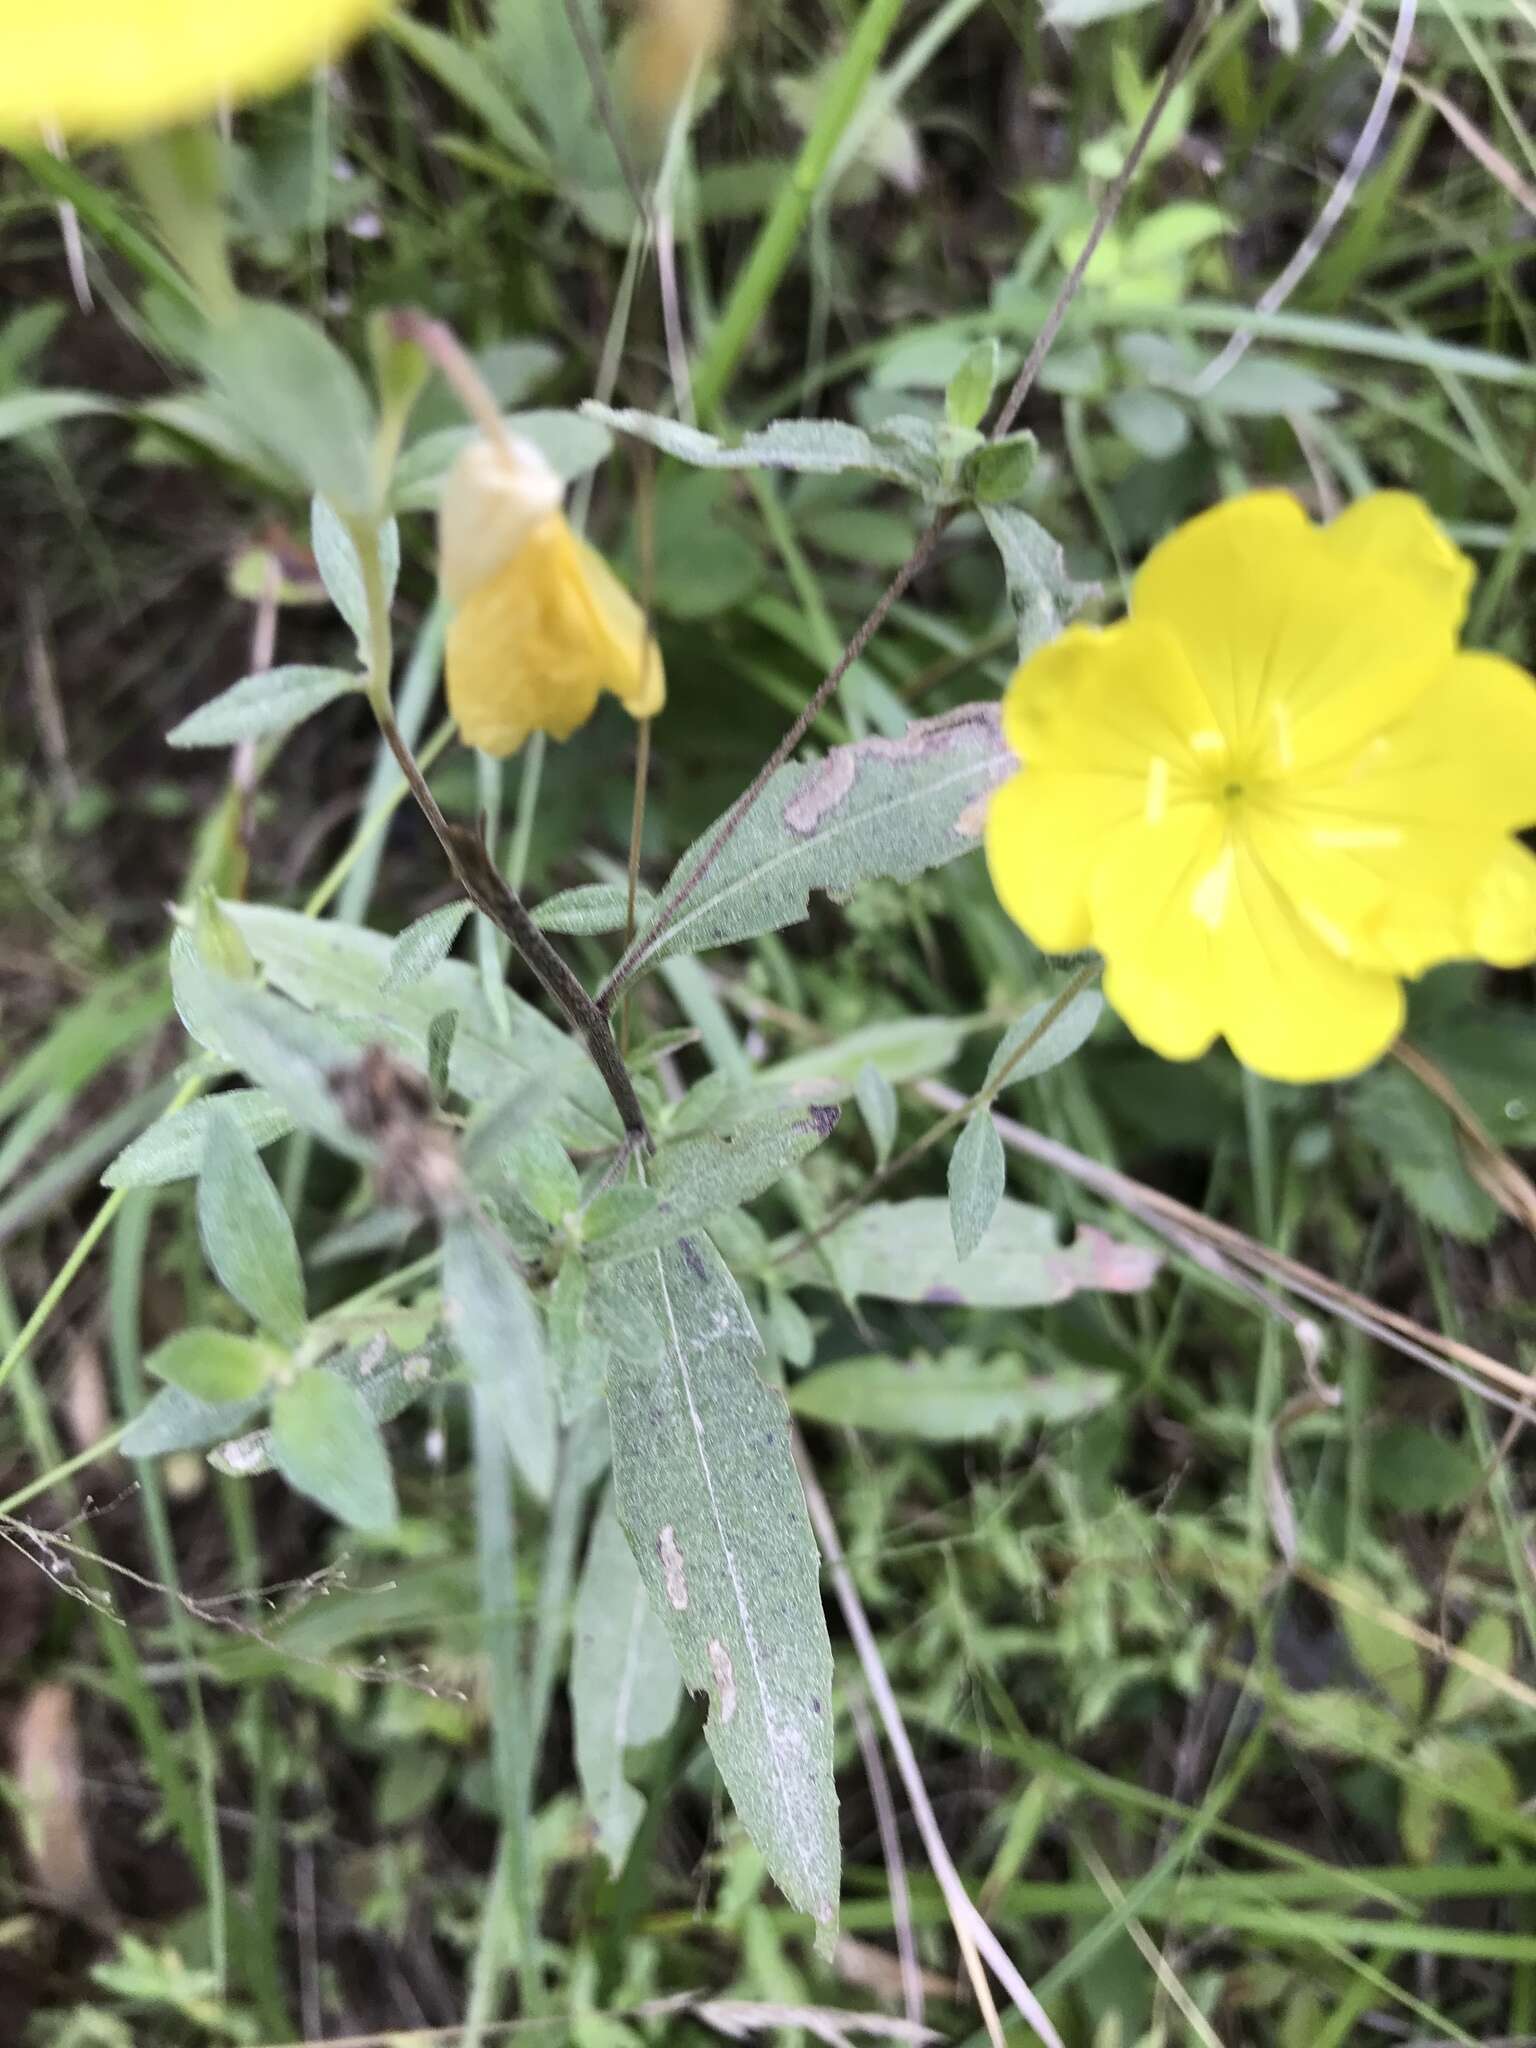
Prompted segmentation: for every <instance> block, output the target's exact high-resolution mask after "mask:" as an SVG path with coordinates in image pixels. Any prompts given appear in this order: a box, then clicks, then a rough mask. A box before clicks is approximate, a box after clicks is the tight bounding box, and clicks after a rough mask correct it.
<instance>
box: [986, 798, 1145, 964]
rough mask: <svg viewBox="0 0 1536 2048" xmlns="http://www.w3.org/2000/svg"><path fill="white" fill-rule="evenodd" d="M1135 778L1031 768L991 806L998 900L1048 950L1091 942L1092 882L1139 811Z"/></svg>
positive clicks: (989, 848)
mask: <svg viewBox="0 0 1536 2048" xmlns="http://www.w3.org/2000/svg"><path fill="white" fill-rule="evenodd" d="M1136 810H1137V795H1136V790H1135V788H1134V786H1133V785H1131V784H1128V783H1126V782H1125V781H1124V780H1122V779H1120V778H1117V777H1113V776H1090V775H1069V774H1063V773H1062V772H1060V771H1059V770H1055V769H1045V768H1026V769H1025V771H1024V773H1023V774H1022V775H1015V776H1014V777H1013V778H1012V779H1011V780H1010V781H1008V782H1005V783H1004V784H1003V786H1002V788H1001V789H999V790H998V791H997V793H996V794H995V795H994V796H993V798H992V801H991V803H990V804H989V805H988V806H987V823H986V835H985V845H986V854H987V871H988V873H989V874H990V875H991V877H992V886H993V888H994V889H995V890H996V891H997V898H998V901H999V902H1000V903H1001V904H1002V906H1003V908H1004V910H1006V911H1007V913H1008V915H1009V916H1010V917H1011V918H1012V919H1013V921H1014V923H1015V924H1016V925H1018V926H1019V928H1020V929H1021V930H1022V931H1023V932H1024V933H1025V934H1026V935H1027V936H1028V937H1029V938H1030V939H1032V940H1033V941H1034V943H1035V944H1036V945H1037V946H1039V947H1040V948H1041V950H1042V951H1043V952H1046V953H1075V952H1077V951H1078V950H1079V949H1080V948H1082V947H1084V946H1086V945H1088V944H1089V943H1090V941H1091V939H1092V930H1091V927H1090V924H1089V918H1088V888H1089V884H1090V882H1091V880H1092V878H1093V872H1094V869H1095V867H1096V865H1097V863H1098V861H1099V859H1100V857H1101V855H1102V852H1103V848H1104V844H1105V842H1106V840H1107V839H1108V838H1109V837H1110V836H1111V835H1112V834H1113V833H1115V832H1116V831H1118V830H1119V829H1120V828H1121V827H1122V826H1124V825H1126V824H1128V823H1130V822H1132V821H1133V820H1134V819H1135V817H1136Z"/></svg>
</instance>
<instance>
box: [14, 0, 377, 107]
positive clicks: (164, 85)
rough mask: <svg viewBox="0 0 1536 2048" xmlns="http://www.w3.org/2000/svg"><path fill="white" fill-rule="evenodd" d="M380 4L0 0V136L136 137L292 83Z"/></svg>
mask: <svg viewBox="0 0 1536 2048" xmlns="http://www.w3.org/2000/svg"><path fill="white" fill-rule="evenodd" d="M386 4H387V0H0V134H8V135H18V134H28V133H31V134H36V133H37V132H38V131H39V130H41V129H51V130H57V131H58V132H60V133H63V134H66V135H69V134H84V135H87V136H110V135H136V134H139V133H141V132H142V131H143V130H145V129H148V128H161V127H164V126H166V125H167V124H168V123H170V122H173V121H184V120H188V119H190V118H191V117H192V116H194V115H197V114H204V113H207V112H209V111H210V110H211V109H212V108H213V107H215V106H217V105H218V104H219V103H220V102H221V101H224V100H242V99H249V98H250V97H251V96H252V95H253V94H257V93H264V92H272V91H275V90H276V88H277V87H279V86H283V85H287V84H289V83H291V81H292V80H294V79H295V78H299V77H301V76H302V75H303V74H304V73H305V72H306V71H308V70H310V69H312V68H313V66H315V65H316V64H321V63H324V62H325V61H326V59H327V58H330V57H334V56H335V54H336V53H337V51H338V50H340V49H341V48H342V47H343V45H344V44H346V43H348V42H349V41H350V40H351V39H352V37H353V36H354V35H356V34H357V33H358V31H359V30H360V29H361V28H362V27H363V26H364V24H365V23H366V22H368V21H369V20H371V19H372V18H373V17H375V16H377V15H379V14H382V13H383V11H384V8H385V6H386Z"/></svg>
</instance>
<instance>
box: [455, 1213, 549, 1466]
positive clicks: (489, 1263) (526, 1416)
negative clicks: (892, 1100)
mask: <svg viewBox="0 0 1536 2048" xmlns="http://www.w3.org/2000/svg"><path fill="white" fill-rule="evenodd" d="M443 1300H444V1303H445V1304H446V1307H447V1311H448V1326H449V1331H450V1334H451V1335H452V1338H453V1341H454V1343H455V1344H456V1345H457V1347H458V1350H459V1353H460V1356H461V1357H462V1358H463V1360H464V1363H465V1365H466V1366H468V1368H469V1372H470V1377H471V1378H472V1379H473V1380H474V1382H475V1384H476V1385H477V1386H478V1387H480V1388H482V1389H483V1390H484V1391H485V1392H486V1393H487V1394H488V1395H489V1396H490V1398H491V1402H492V1406H493V1407H494V1409H495V1411H496V1412H497V1414H499V1416H500V1417H501V1422H502V1428H503V1430H504V1431H505V1433H506V1439H507V1447H508V1449H509V1450H510V1451H511V1453H512V1457H513V1460H514V1462H515V1463H516V1466H517V1469H518V1472H519V1473H520V1474H521V1476H522V1479H523V1483H524V1485H526V1486H527V1487H528V1489H529V1491H530V1492H532V1493H535V1494H537V1495H538V1497H539V1498H540V1499H541V1500H546V1499H548V1497H549V1489H550V1486H551V1484H552V1482H553V1480H554V1474H555V1420H554V1404H553V1403H552V1401H551V1400H550V1392H549V1374H548V1370H547V1368H546V1365H545V1360H544V1338H543V1333H542V1331H541V1330H540V1328H539V1315H538V1310H537V1309H536V1308H535V1307H534V1305H533V1301H532V1299H531V1297H530V1295H529V1293H528V1289H527V1287H526V1286H525V1284H524V1282H523V1276H522V1275H521V1273H519V1272H518V1271H517V1269H516V1267H515V1266H514V1265H513V1263H512V1257H511V1254H510V1252H509V1251H507V1250H505V1249H504V1248H503V1247H502V1246H501V1245H500V1244H499V1243H498V1242H497V1240H496V1238H495V1237H494V1236H493V1235H492V1232H491V1230H490V1228H489V1227H488V1226H487V1225H485V1224H483V1223H481V1222H479V1221H478V1220H477V1219H475V1218H473V1217H464V1218H462V1219H461V1220H459V1221H457V1222H454V1223H451V1224H450V1225H449V1226H448V1230H447V1233H446V1234H445V1236H444V1239H443Z"/></svg>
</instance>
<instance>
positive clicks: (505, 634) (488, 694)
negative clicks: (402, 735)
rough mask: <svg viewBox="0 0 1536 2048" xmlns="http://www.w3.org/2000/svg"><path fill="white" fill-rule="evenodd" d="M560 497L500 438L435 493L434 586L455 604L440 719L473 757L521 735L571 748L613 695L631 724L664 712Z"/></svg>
mask: <svg viewBox="0 0 1536 2048" xmlns="http://www.w3.org/2000/svg"><path fill="white" fill-rule="evenodd" d="M563 496H564V486H563V485H562V483H561V481H560V478H559V476H558V475H557V474H556V473H555V471H554V470H553V469H552V468H551V466H550V464H549V463H548V462H547V461H546V460H545V458H544V456H543V454H542V453H541V452H540V451H539V450H538V449H537V448H535V447H534V446H533V444H532V443H531V442H529V441H526V440H523V439H522V438H521V437H519V436H517V435H512V434H505V435H503V436H502V437H501V438H500V439H499V440H492V439H490V438H488V437H484V436H482V437H480V438H478V439H476V440H474V441H471V442H470V443H469V445H468V446H467V447H466V448H465V450H464V452H463V453H462V454H461V455H460V456H459V458H458V460H457V462H456V463H455V464H454V466H453V468H452V470H451V471H450V472H449V476H448V480H447V482H446V483H445V484H444V486H443V495H442V503H441V510H440V512H439V515H438V576H439V580H440V582H441V584H442V588H443V595H444V596H445V597H446V598H447V599H448V602H449V603H450V604H451V605H452V606H453V607H454V614H453V619H452V622H451V624H450V625H449V628H448V646H447V654H446V659H445V663H444V667H445V672H446V682H447V691H448V708H449V710H450V711H451V712H452V713H453V715H454V717H455V718H456V719H457V720H458V724H459V730H460V731H461V732H462V733H463V735H464V738H465V739H466V740H468V741H469V743H470V744H471V745H472V746H476V747H480V748H482V749H483V750H484V751H485V752H486V753H488V754H514V753H516V751H517V749H518V748H519V747H520V746H521V745H522V744H523V742H524V740H526V739H527V737H528V735H529V734H530V733H533V732H547V733H548V734H550V736H551V737H552V738H554V739H557V740H564V739H569V738H570V736H571V734H572V733H573V732H575V730H576V728H577V727H578V726H581V725H585V724H586V722H587V720H588V719H589V718H590V717H591V716H592V713H593V712H594V710H596V708H597V699H598V695H599V693H600V692H601V691H603V690H611V691H612V692H613V694H614V695H615V696H616V697H617V698H618V699H619V701H620V702H621V703H622V704H623V706H624V708H625V710H626V711H628V712H629V714H630V716H631V717H632V718H650V717H653V716H654V715H655V714H656V712H658V711H660V709H661V707H662V705H663V704H664V703H665V701H666V694H667V687H666V676H665V674H664V672H663V669H662V662H661V652H660V650H659V648H658V647H657V645H656V642H655V640H654V638H653V637H652V636H651V635H650V634H649V633H647V631H646V624H645V617H644V614H643V613H642V612H641V610H640V607H639V606H638V605H637V604H636V603H635V601H634V599H633V598H632V597H631V596H630V594H629V592H628V591H627V590H626V589H625V588H624V586H623V584H622V583H620V581H619V579H618V578H617V577H616V576H615V575H614V573H613V571H612V570H611V569H610V568H609V567H608V564H607V563H606V562H605V561H604V560H603V558H602V556H601V555H599V554H598V553H597V551H596V549H595V548H592V547H589V546H588V545H587V543H586V541H584V540H583V539H582V538H581V536H580V535H579V534H577V533H575V532H573V531H572V528H571V526H570V523H569V522H568V521H567V519H566V517H565V514H564V513H563V512H562V511H561V509H560V501H561V499H562V497H563Z"/></svg>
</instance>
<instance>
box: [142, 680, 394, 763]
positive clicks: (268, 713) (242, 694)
mask: <svg viewBox="0 0 1536 2048" xmlns="http://www.w3.org/2000/svg"><path fill="white" fill-rule="evenodd" d="M361 688H362V677H361V676H357V675H353V674H352V673H351V672H350V670H347V669H342V668H273V669H268V670H266V671H265V673H264V674H262V675H258V676H246V677H245V678H244V679H243V680H242V681H240V682H238V683H231V684H230V686H229V688H228V689H227V690H221V691H220V692H219V694H218V696H217V697H214V698H212V699H210V701H209V702H208V703H206V704H204V705H202V706H200V707H199V709H198V710H196V711H193V712H191V713H189V715H188V716H187V717H186V718H184V719H183V720H182V721H181V723H180V725H175V726H172V728H171V730H170V731H169V732H168V733H167V734H166V736H165V737H166V744H167V745H168V746H172V747H233V746H237V745H238V744H239V743H240V741H241V740H253V739H272V738H275V737H276V735H277V734H279V733H285V732H291V731H292V730H293V728H294V726H296V725H299V724H301V723H302V722H303V721H304V720H305V719H306V718H308V717H310V716H311V715H312V714H313V713H314V712H316V711H322V710H324V708H325V706H326V705H327V704H334V703H335V701H336V699H337V698H338V697H349V696H352V695H354V694H355V693H356V692H357V691H358V690H360V689H361Z"/></svg>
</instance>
